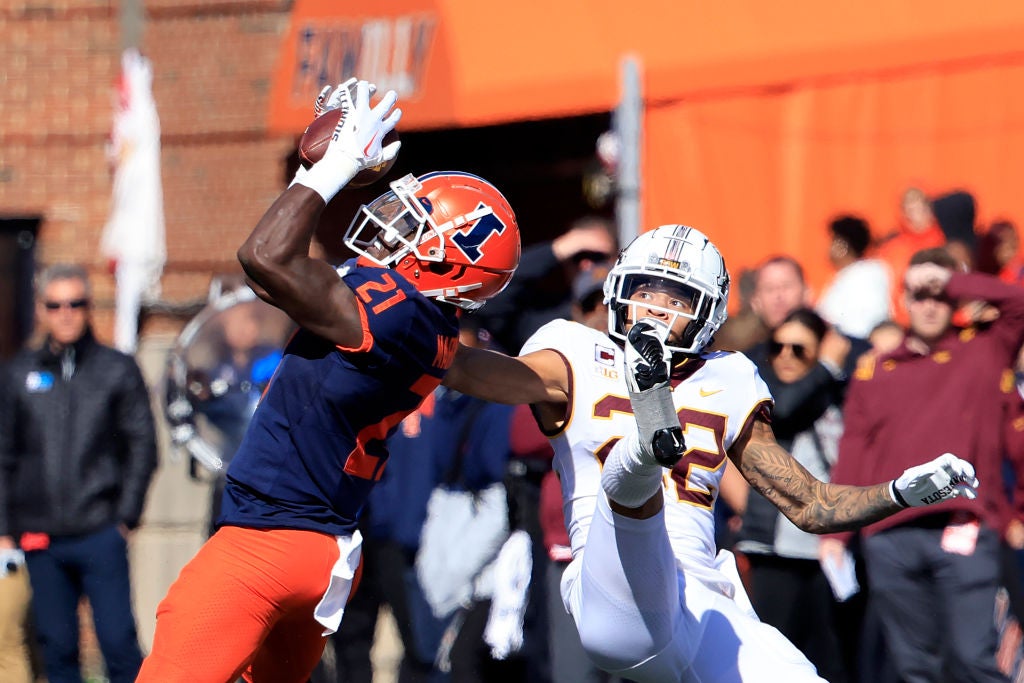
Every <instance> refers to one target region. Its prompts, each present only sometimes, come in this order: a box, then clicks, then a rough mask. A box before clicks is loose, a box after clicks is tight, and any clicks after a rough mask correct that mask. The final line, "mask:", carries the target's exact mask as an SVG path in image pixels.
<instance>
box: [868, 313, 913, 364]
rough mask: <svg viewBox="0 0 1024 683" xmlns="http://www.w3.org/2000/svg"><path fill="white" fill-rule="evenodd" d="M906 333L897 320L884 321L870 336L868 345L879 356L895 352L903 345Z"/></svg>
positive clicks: (876, 326)
mask: <svg viewBox="0 0 1024 683" xmlns="http://www.w3.org/2000/svg"><path fill="white" fill-rule="evenodd" d="M905 334H906V333H905V332H904V330H903V328H902V327H900V324H899V323H897V322H896V321H895V320H883V321H882V322H880V323H878V324H877V325H875V327H874V329H872V330H871V332H870V333H869V334H868V343H869V344H871V348H872V350H873V351H874V352H875V353H876V354H877V355H879V356H881V355H882V354H885V353H889V352H890V351H895V350H896V349H898V348H899V346H900V344H902V343H903V337H904V335H905Z"/></svg>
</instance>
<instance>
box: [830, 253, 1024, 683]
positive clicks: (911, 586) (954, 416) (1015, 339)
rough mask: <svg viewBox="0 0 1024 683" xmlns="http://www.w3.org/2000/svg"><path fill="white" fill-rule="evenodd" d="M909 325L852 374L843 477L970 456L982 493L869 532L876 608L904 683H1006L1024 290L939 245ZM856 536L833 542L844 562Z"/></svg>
mask: <svg viewBox="0 0 1024 683" xmlns="http://www.w3.org/2000/svg"><path fill="white" fill-rule="evenodd" d="M905 285H906V287H905V290H906V295H905V302H906V309H907V313H908V317H909V320H910V327H909V330H908V332H907V335H906V338H905V339H904V341H903V343H902V344H901V345H900V346H899V347H897V348H896V349H895V350H894V351H891V352H889V353H887V354H884V355H882V356H880V357H875V356H865V357H864V359H862V361H861V363H860V365H859V366H858V368H857V370H856V372H855V373H854V376H853V378H852V380H851V383H850V387H849V393H848V395H847V400H846V403H845V407H844V413H845V421H846V425H845V431H844V434H843V438H842V440H841V442H840V446H839V458H838V462H837V463H836V466H835V467H834V468H833V470H832V481H834V482H842V483H846V484H859V483H864V482H866V481H874V480H875V479H876V478H877V477H881V476H888V475H890V474H891V473H894V472H896V473H898V472H899V471H900V470H902V468H904V467H905V466H907V465H908V464H910V461H911V459H913V458H914V457H915V454H917V453H921V452H927V451H928V450H929V449H935V448H938V449H940V450H949V451H953V452H955V453H957V454H959V455H961V456H962V457H964V458H965V459H966V460H968V461H970V462H971V463H972V464H973V465H974V468H975V470H976V472H977V477H978V479H979V480H980V481H981V482H982V486H981V487H980V488H979V490H978V497H976V498H973V499H970V498H964V497H961V498H956V499H954V500H950V501H947V502H945V503H943V504H942V505H938V506H935V507H929V508H912V509H908V510H904V511H903V512H901V513H899V514H897V515H894V516H892V517H889V518H888V519H885V520H881V521H879V522H877V523H875V524H872V525H870V526H868V527H866V528H865V529H864V530H863V531H862V532H861V534H862V543H861V548H862V554H863V557H864V563H865V568H866V569H867V574H868V579H869V582H870V585H871V600H872V601H873V603H874V606H875V607H876V609H877V613H878V615H879V617H880V619H881V622H882V625H883V628H884V632H885V636H886V642H887V645H888V649H889V651H890V653H891V656H892V659H893V662H894V664H895V666H896V668H897V670H898V672H899V674H900V675H901V677H902V678H903V680H905V681H907V683H919V682H923V681H939V680H943V671H944V670H947V669H948V670H950V671H955V672H956V678H957V680H965V681H1005V680H1006V677H1005V676H1003V674H1002V673H1001V672H1000V671H999V669H998V667H997V666H996V659H995V653H996V643H997V636H996V629H995V625H994V623H993V619H992V615H993V610H994V609H995V599H996V591H997V589H998V587H999V579H1000V574H999V533H1000V530H1001V529H1002V512H1003V510H1005V507H1006V505H1007V501H1006V498H1005V494H1004V486H1003V481H1002V470H1001V466H1002V458H1003V454H1004V452H1005V448H1004V443H1003V438H1004V436H1003V435H1004V433H1005V424H1006V420H1007V419H1008V417H1007V406H1008V396H1011V395H1012V394H1011V392H1013V391H1014V390H1015V388H1014V384H1013V379H1012V374H1011V372H1010V370H1009V368H1011V367H1012V366H1013V363H1014V359H1015V358H1016V355H1017V352H1018V350H1019V349H1020V347H1021V344H1022V343H1024V289H1021V288H1020V287H1018V286H1015V285H1008V284H1005V283H1002V282H1000V281H999V280H998V279H997V278H995V277H993V276H989V275H983V274H980V273H964V272H959V271H958V269H957V267H956V262H955V261H954V259H953V257H952V256H951V255H950V254H949V253H948V252H946V251H945V250H944V249H942V248H935V249H927V250H923V251H919V252H917V253H916V254H914V256H913V257H912V258H911V261H910V267H909V268H908V269H907V271H906V276H905ZM967 300H971V301H977V300H980V301H984V302H986V303H987V304H988V305H990V306H992V307H993V309H994V310H997V311H998V316H997V317H996V318H995V320H993V321H990V322H989V323H987V324H979V325H975V326H971V327H967V328H963V329H960V328H957V327H956V326H955V325H954V323H953V314H954V310H955V306H956V304H957V302H960V301H967ZM847 540H849V535H840V536H838V537H836V538H831V539H825V540H824V541H823V543H822V552H823V554H825V555H830V556H832V557H834V558H838V557H839V555H840V553H841V550H842V544H843V543H845V542H846V541H847Z"/></svg>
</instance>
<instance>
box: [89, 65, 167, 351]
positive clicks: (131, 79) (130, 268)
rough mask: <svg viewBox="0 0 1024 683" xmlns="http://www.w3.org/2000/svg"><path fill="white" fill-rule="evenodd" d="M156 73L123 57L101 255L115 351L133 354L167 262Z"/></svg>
mask: <svg viewBox="0 0 1024 683" xmlns="http://www.w3.org/2000/svg"><path fill="white" fill-rule="evenodd" d="M152 84H153V67H152V65H151V64H150V61H149V60H148V59H146V58H145V57H143V56H142V55H141V54H139V52H138V50H136V49H134V48H129V49H127V50H125V51H124V53H123V54H122V55H121V78H120V82H119V83H118V91H117V94H118V103H117V110H116V111H115V113H114V124H113V130H112V133H111V141H110V147H109V149H108V152H109V155H110V159H111V162H112V164H113V165H114V191H113V196H112V197H111V205H110V217H109V218H108V219H107V224H106V225H105V226H104V228H103V236H102V238H101V240H100V251H101V252H102V254H103V255H104V256H106V257H107V259H108V260H110V261H111V262H112V265H113V267H114V273H115V276H116V279H117V298H116V318H115V323H114V345H115V346H116V347H117V348H118V349H120V350H122V351H124V352H125V353H133V352H134V351H135V346H136V342H137V336H138V316H139V308H140V305H141V304H142V302H143V301H152V300H156V299H157V298H159V296H160V275H161V274H162V272H163V268H164V262H165V261H166V260H167V248H166V245H165V243H164V197H163V187H162V185H161V180H160V119H159V117H158V116H157V113H156V102H155V101H154V100H153V91H152Z"/></svg>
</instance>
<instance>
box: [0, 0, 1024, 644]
mask: <svg viewBox="0 0 1024 683" xmlns="http://www.w3.org/2000/svg"><path fill="white" fill-rule="evenodd" d="M0 35H2V40H0V358H5V357H7V356H9V355H11V354H12V353H13V352H14V351H15V350H16V349H17V348H19V347H20V346H21V345H22V344H23V343H25V342H26V340H28V339H29V338H30V337H31V335H32V332H33V328H34V325H33V301H32V289H31V277H32V273H33V272H34V271H35V270H36V269H37V268H38V267H40V266H44V265H47V264H50V263H54V262H58V261H79V262H83V263H84V264H85V265H87V267H88V268H89V269H90V272H91V274H92V276H93V284H94V287H95V289H96V297H95V299H96V300H95V320H96V325H97V329H96V332H97V336H98V337H99V338H100V339H101V340H103V341H106V342H112V341H116V342H117V343H118V345H119V346H121V347H122V348H125V349H127V350H133V351H135V352H136V353H137V357H138V358H139V361H140V363H141V364H142V365H143V369H144V371H145V372H146V375H147V379H148V380H149V381H150V382H151V386H152V387H153V393H154V405H155V406H157V407H158V408H159V410H158V414H159V415H163V413H164V406H163V403H162V400H163V397H162V396H160V395H159V394H160V389H159V387H161V386H162V385H163V384H164V382H165V374H166V368H167V362H168V357H169V354H171V353H172V352H173V351H174V349H175V345H176V343H178V341H179V335H180V334H181V332H182V330H183V329H184V328H185V326H186V324H187V323H188V322H189V321H190V320H192V319H193V317H194V316H195V315H196V314H197V313H199V312H200V311H201V310H202V309H203V308H204V307H206V306H207V304H208V303H209V302H210V301H211V300H212V295H211V283H215V282H217V281H219V279H220V278H224V277H229V278H230V277H232V276H237V275H238V273H239V272H240V268H239V266H238V263H237V261H236V259H235V250H236V249H237V247H238V246H239V245H240V244H241V242H242V241H243V240H244V238H245V237H246V235H247V234H248V232H249V231H250V229H251V228H252V226H253V225H254V224H255V222H256V220H257V219H258V218H259V217H260V215H261V214H262V213H263V211H264V210H265V209H266V207H267V206H268V205H269V204H270V202H271V201H272V200H273V199H274V198H275V197H276V195H277V194H278V193H279V192H280V190H281V188H282V187H283V186H284V185H286V184H287V182H288V180H289V179H290V177H291V174H292V173H293V171H294V168H295V163H296V162H295V148H296V144H297V141H298V138H299V136H300V135H301V134H302V132H303V130H304V128H305V126H306V125H307V124H308V122H309V120H310V118H311V106H310V105H311V102H312V100H313V98H314V97H315V95H316V93H317V92H318V91H319V89H320V87H321V85H322V84H326V83H338V82H341V81H343V80H345V79H346V78H348V77H349V76H353V75H356V76H358V77H360V78H365V79H368V80H371V81H373V82H376V83H377V84H378V86H379V87H380V89H381V90H386V89H389V88H393V89H395V90H397V91H398V93H399V95H400V106H401V107H402V109H403V111H404V112H405V114H404V117H403V119H402V121H401V123H400V125H399V132H400V134H401V136H402V141H403V147H402V151H401V154H400V156H399V158H398V162H397V163H396V164H395V166H394V168H393V169H392V171H391V172H390V174H389V176H388V179H394V178H397V177H399V176H401V175H404V174H406V173H417V174H419V173H424V172H427V171H433V170H446V169H460V170H466V171H470V172H474V173H478V174H480V175H482V176H484V177H486V178H487V179H489V180H491V181H492V182H494V184H495V185H497V186H498V187H499V188H501V189H502V191H503V192H504V193H505V194H506V196H507V197H508V199H509V200H510V202H511V204H512V206H513V207H514V208H515V210H516V212H517V214H518V216H519V222H520V226H521V229H522V236H523V240H524V244H526V245H529V244H531V243H539V242H543V241H547V240H552V239H553V238H554V237H556V236H557V235H560V234H562V233H564V232H565V231H566V230H567V229H568V228H569V227H570V226H571V225H572V224H573V222H574V221H577V220H579V219H581V218H582V217H585V216H600V217H605V218H609V219H614V220H615V225H616V226H617V230H618V232H619V236H620V241H623V242H624V241H625V240H628V238H629V237H631V236H632V235H634V234H636V232H637V231H642V230H645V229H648V228H651V227H654V226H657V225H660V224H663V223H686V224H690V225H694V226H696V227H698V228H700V229H701V230H702V231H704V232H705V233H707V234H708V235H709V236H710V237H711V238H712V239H713V240H714V241H715V242H716V243H717V244H718V246H719V247H720V248H721V250H722V252H723V253H724V254H725V256H726V261H727V263H728V265H729V268H730V271H731V272H732V274H733V277H734V279H736V278H738V277H739V275H740V274H741V273H742V272H743V271H744V270H746V269H749V268H752V267H754V266H755V265H756V264H757V263H758V262H760V261H762V260H763V259H765V258H766V257H768V256H771V255H774V254H779V253H785V254H789V255H791V256H793V257H795V258H796V259H797V260H799V261H800V262H801V263H802V264H803V265H804V268H805V270H806V275H807V280H808V283H809V284H810V286H811V289H812V290H820V289H821V288H822V287H823V286H824V284H825V283H826V282H827V281H828V279H829V277H830V276H831V274H832V270H831V267H830V265H829V261H828V259H827V257H826V254H827V252H828V248H829V244H830V242H831V240H832V237H831V235H830V233H829V231H828V229H827V228H828V223H829V220H830V219H831V218H832V217H833V216H835V215H837V214H839V213H849V212H852V213H856V214H858V215H860V216H862V217H864V218H865V219H867V221H868V222H869V223H870V224H871V226H872V232H873V234H874V235H875V236H877V237H882V236H885V235H886V234H888V233H891V232H895V231H897V230H898V229H899V226H900V224H901V221H902V220H903V217H902V216H901V201H902V197H903V196H904V193H905V191H906V190H907V189H908V188H911V187H913V188H918V189H920V190H922V191H923V192H924V193H925V194H927V195H928V197H930V198H932V199H933V200H936V199H941V198H943V197H947V196H969V198H970V202H969V210H968V211H966V212H961V213H957V212H954V214H955V215H952V216H947V215H938V216H937V218H939V220H940V223H942V227H943V229H944V231H946V234H947V236H953V235H958V236H959V237H960V238H962V240H963V241H965V242H967V243H970V244H973V242H974V240H975V239H976V237H978V236H979V235H981V234H983V233H984V231H985V226H987V225H989V224H991V223H992V222H993V221H996V220H998V219H1007V220H1010V221H1019V220H1020V219H1021V217H1022V216H1024V192H1021V191H1020V189H1019V184H1020V181H1021V179H1022V177H1024V161H1022V160H1024V44H1022V42H1021V40H1020V38H1021V36H1022V35H1024V3H1020V2H1017V1H1016V0H990V2H987V3H984V11H979V9H978V8H977V7H975V6H971V5H969V4H965V3H963V2H962V0H905V1H903V2H899V3H890V2H882V1H881V0H871V1H869V2H848V1H845V0H842V1H839V2H830V3H821V2H813V1H812V0H788V1H786V2H775V3H764V2H759V1H758V0H733V1H732V2H717V3H708V2H698V1H696V0H685V1H680V0H635V1H634V2H631V3H628V4H626V5H624V4H622V3H619V2H611V1H610V0H544V1H543V2H541V1H540V0H519V1H518V2H514V3H512V2H509V3H498V2H479V1H474V0H389V1H388V2H377V3H373V2H368V3H356V2H351V1H348V0H344V1H338V0H121V1H120V2H118V1H116V0H105V1H102V0H2V2H0ZM136 51H137V54H136ZM140 64H142V65H144V66H145V67H146V70H145V71H144V72H142V75H141V77H139V72H138V69H137V67H138V66H139V65H140ZM133 69H135V70H134V71H133ZM150 82H151V83H150ZM150 86H151V87H150ZM140 94H141V95H151V98H150V106H155V113H156V115H157V116H158V119H159V121H158V124H156V128H155V129H153V128H152V127H150V128H149V129H148V130H143V131H141V132H140V131H139V130H137V129H132V127H131V126H125V125H124V121H125V117H130V116H131V115H132V113H133V112H135V113H137V112H138V111H139V110H138V106H139V105H138V104H137V103H136V100H135V99H133V98H134V97H136V96H139V95H140ZM119 122H120V123H119ZM154 122H155V120H153V121H150V123H151V124H152V123H154ZM136 136H138V137H136ZM146 136H148V137H146ZM154 141H156V142H157V143H158V146H157V147H156V150H157V155H158V156H156V157H155V158H156V159H157V163H156V165H155V166H154V167H146V166H145V165H144V164H143V165H141V166H139V167H132V165H131V163H130V159H131V158H132V155H133V154H134V153H136V152H137V151H138V149H140V148H141V146H143V145H147V144H148V145H152V144H153V143H154ZM154 174H155V176H156V177H155V178H154V177H153V176H154ZM154 182H155V183H156V186H155V187H156V188H157V190H158V192H157V195H159V200H160V201H159V202H158V203H157V205H156V206H154V205H153V202H150V203H149V205H148V206H147V210H148V211H150V213H149V214H142V215H149V216H152V215H153V212H154V209H156V210H157V211H156V213H158V214H159V217H158V218H137V219H136V218H133V217H132V214H131V213H128V214H123V213H119V212H122V211H129V212H130V211H131V207H130V206H128V204H130V201H128V200H126V198H125V196H124V193H125V191H126V188H127V194H128V196H129V199H130V198H131V196H132V195H133V191H132V188H133V187H134V184H135V183H139V184H140V185H141V184H145V183H151V184H152V183H154ZM384 189H386V186H385V183H383V182H382V183H379V184H377V185H375V186H372V187H369V188H366V189H363V190H351V191H346V192H343V193H342V194H341V195H340V196H339V197H338V199H337V200H335V201H334V202H333V203H332V205H331V207H330V209H329V211H328V212H327V213H326V214H325V217H324V221H323V223H322V225H321V228H320V230H319V233H318V238H319V239H318V244H317V249H319V250H321V252H322V254H323V255H324V256H325V257H327V258H330V259H336V260H340V259H342V258H344V257H345V254H344V253H343V251H342V250H343V247H342V246H341V235H342V234H343V232H344V229H345V228H346V227H347V224H348V217H349V216H351V214H352V211H353V210H354V209H355V208H356V207H357V206H358V205H359V204H361V203H363V202H365V201H367V200H369V199H370V198H372V197H373V196H375V195H376V194H379V193H380V192H382V191H383V190H384ZM119 190H120V194H119ZM964 193H966V194H964ZM135 194H136V195H137V193H135ZM126 216H127V217H126ZM126 224H127V225H128V226H129V227H128V228H127V233H128V234H129V235H130V237H129V238H121V239H118V238H117V237H116V235H117V234H118V233H117V232H116V229H117V226H118V225H120V226H121V227H120V229H121V230H125V229H126V228H124V227H123V226H124V225H126ZM121 234H125V233H121ZM105 235H106V236H105ZM110 235H115V237H114V238H111V237H110ZM135 240H138V242H139V244H140V245H141V246H138V248H136V249H129V248H126V246H127V244H128V243H129V242H134V241H135ZM132 259H141V263H142V265H140V266H139V268H141V269H142V270H143V271H145V272H146V273H147V276H146V277H143V278H142V279H141V284H137V285H136V286H135V288H134V290H132V289H131V286H130V284H129V283H130V279H129V278H128V277H127V275H126V271H125V270H122V271H120V274H119V275H118V276H117V277H115V273H118V272H119V271H118V269H119V268H125V267H126V264H129V263H131V262H132ZM121 275H125V277H124V279H123V280H120V277H121ZM119 280H120V283H121V284H120V287H121V291H119V287H118V282H119ZM133 291H134V293H133ZM738 298H739V297H734V308H735V306H737V305H738V304H739V302H738ZM119 317H120V319H121V323H120V325H121V326H123V325H124V321H125V320H129V321H131V322H133V323H137V326H136V327H135V328H134V331H135V332H137V336H136V337H135V338H132V335H131V334H128V335H127V336H124V335H123V334H121V333H120V332H118V330H119V329H123V327H119V323H118V319H119ZM163 431H164V438H163V439H162V449H163V451H164V452H162V453H161V470H160V473H159V475H158V478H157V481H156V484H155V485H154V487H153V490H152V491H151V494H150V498H149V503H148V507H147V513H146V518H145V526H144V527H143V529H142V530H141V531H140V534H139V535H138V537H137V538H136V541H135V546H134V548H133V560H134V564H133V572H134V574H135V590H136V593H137V603H138V604H137V608H136V613H137V615H138V618H139V621H140V624H139V626H140V635H141V637H142V639H143V644H144V646H148V643H149V641H150V640H151V638H152V628H153V614H154V612H155V606H156V601H157V600H159V598H160V597H161V596H162V595H163V594H164V592H165V591H166V588H167V586H168V585H169V584H170V582H171V581H172V580H173V579H174V577H175V576H176V575H177V571H178V570H179V569H180V567H181V565H183V564H184V562H185V561H187V559H188V558H189V557H191V554H192V553H193V552H194V551H195V550H196V548H198V546H199V544H200V543H201V542H202V540H203V539H204V538H205V533H206V524H207V519H206V510H207V503H206V497H207V495H208V488H209V486H210V482H209V481H206V480H204V479H203V478H202V477H198V478H197V477H189V476H188V474H187V468H186V467H185V465H184V464H183V463H182V462H181V460H180V458H181V456H180V455H175V452H174V449H173V448H172V447H171V445H170V439H169V437H168V435H167V432H168V430H167V429H164V430H163Z"/></svg>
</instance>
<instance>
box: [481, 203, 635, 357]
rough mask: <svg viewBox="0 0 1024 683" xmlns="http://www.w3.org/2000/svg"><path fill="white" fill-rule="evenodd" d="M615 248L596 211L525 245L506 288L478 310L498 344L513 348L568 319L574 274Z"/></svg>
mask: <svg viewBox="0 0 1024 683" xmlns="http://www.w3.org/2000/svg"><path fill="white" fill-rule="evenodd" d="M617 251H618V248H617V246H616V238H615V228H614V225H613V224H612V223H611V221H609V220H608V219H606V218H602V217H599V216H587V217H584V218H581V219H579V220H577V221H575V222H574V223H573V224H572V226H571V227H570V228H569V230H567V231H566V232H564V233H562V234H561V235H559V236H558V237H556V238H555V239H554V240H552V241H550V242H540V243H538V244H533V245H530V246H528V247H525V248H524V249H523V254H522V258H520V260H519V268H518V269H517V270H516V274H515V276H513V278H512V281H511V282H510V283H509V285H508V287H506V288H505V291H503V292H502V293H501V294H499V295H498V296H496V297H495V298H493V299H491V300H490V301H489V302H488V303H487V307H486V308H485V309H484V310H482V311H481V312H480V313H479V314H478V315H480V316H482V320H483V324H484V326H485V327H486V328H487V329H488V330H490V331H491V334H492V335H494V339H495V341H496V342H497V344H498V346H499V348H501V349H503V350H505V351H508V352H510V353H515V352H517V351H519V349H520V347H521V346H522V345H523V342H524V341H526V339H527V338H528V337H529V336H530V335H531V334H533V333H534V331H536V330H537V329H538V328H539V327H540V326H541V325H543V324H544V323H546V322H549V321H551V320H555V319H556V318H565V319H568V318H570V317H571V315H572V303H573V301H572V283H573V281H574V279H575V277H576V275H577V274H578V273H580V272H586V271H588V270H590V269H591V268H594V267H595V266H596V265H597V264H599V263H601V262H603V261H606V260H607V259H609V258H610V257H612V256H615V254H616V253H617Z"/></svg>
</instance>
